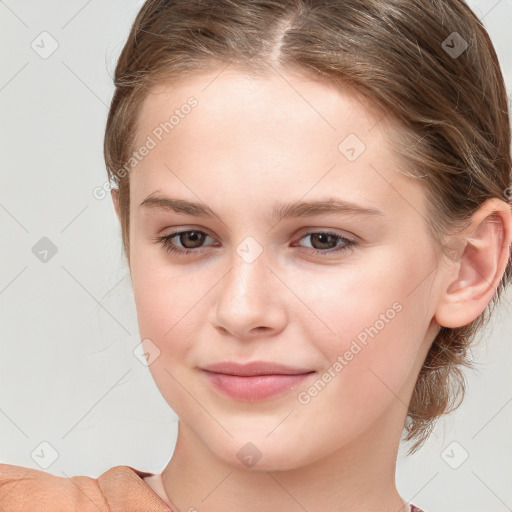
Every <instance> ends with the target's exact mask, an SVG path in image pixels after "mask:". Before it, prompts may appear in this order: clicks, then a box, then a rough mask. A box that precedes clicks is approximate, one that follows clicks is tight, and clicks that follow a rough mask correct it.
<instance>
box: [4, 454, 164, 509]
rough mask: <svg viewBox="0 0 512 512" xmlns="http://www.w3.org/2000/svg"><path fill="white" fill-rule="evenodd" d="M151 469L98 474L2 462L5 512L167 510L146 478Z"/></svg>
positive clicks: (125, 468) (114, 469)
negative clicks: (58, 472)
mask: <svg viewBox="0 0 512 512" xmlns="http://www.w3.org/2000/svg"><path fill="white" fill-rule="evenodd" d="M151 475H152V473H148V472H144V471H140V470H137V469H135V468H132V467H131V466H125V465H123V466H114V467H112V468H110V469H108V470H107V471H105V472H104V473H103V474H101V475H100V476H99V477H98V478H93V477H89V476H71V477H68V476H58V475H53V474H51V473H47V472H46V471H42V470H39V469H32V468H27V467H24V466H16V465H12V464H2V463H0V510H1V511H2V512H20V511H25V510H27V511H28V510H30V511H31V512H64V511H65V512H69V511H70V510H79V511H80V512H110V511H116V512H118V511H121V510H122V511H126V512H137V511H140V510H141V509H144V510H145V511H147V512H149V511H151V512H168V511H169V510H170V509H169V508H168V507H167V506H166V505H165V504H164V502H163V501H162V500H161V499H160V498H159V496H157V495H156V494H155V493H154V492H153V491H152V489H151V488H150V487H149V486H148V484H147V483H145V482H144V478H145V477H149V476H151Z"/></svg>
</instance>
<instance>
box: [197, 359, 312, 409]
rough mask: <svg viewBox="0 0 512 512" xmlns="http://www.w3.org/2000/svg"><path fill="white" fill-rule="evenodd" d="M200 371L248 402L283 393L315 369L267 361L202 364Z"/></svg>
mask: <svg viewBox="0 0 512 512" xmlns="http://www.w3.org/2000/svg"><path fill="white" fill-rule="evenodd" d="M201 371H202V373H203V374H204V375H205V377H206V379H207V380H208V382H209V384H210V385H211V386H212V387H213V388H214V389H215V390H217V391H219V392H220V393H221V394H223V395H225V396H228V397H230V398H233V399H235V400H242V401H247V402H255V401H258V400H264V399H266V398H270V397H272V396H276V395H279V394H283V393H285V392H286V391H290V390H292V389H294V388H295V387H297V386H298V385H299V384H301V383H302V382H304V381H305V380H306V379H308V378H311V376H312V375H313V374H315V373H316V372H315V371H314V370H309V369H303V368H296V367H290V366H286V365H280V364H275V363H265V362H256V363H249V364H246V365H240V364H237V363H227V362H226V363H217V364H215V365H210V366H208V367H206V368H201Z"/></svg>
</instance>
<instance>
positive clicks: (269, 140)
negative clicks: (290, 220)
mask: <svg viewBox="0 0 512 512" xmlns="http://www.w3.org/2000/svg"><path fill="white" fill-rule="evenodd" d="M191 98H193V100H191ZM190 105H194V106H193V107H191V106H190ZM389 133H390V124H388V123H387V122H386V120H385V119H384V120H383V119H382V118H381V117H379V116H378V115H376V114H375V111H374V110H372V109H371V108H370V105H365V103H364V100H362V99H361V97H360V96H356V95H355V94H354V93H353V92H351V91H350V90H340V89H338V88H335V87H334V86H332V85H329V84H327V83H323V82H320V81H318V80H314V79H312V78H308V77H306V76H304V75H300V74H293V73H284V72H276V73H270V74H268V75H266V76H262V77H258V78H255V77H249V76H247V75H244V74H242V73H237V72H234V71H223V72H220V73H219V71H216V72H211V73H204V74H200V75H197V76H194V77H190V78H187V79H185V80H180V81H179V82H177V83H175V84H163V85H162V86H159V87H157V88H155V89H154V90H152V92H151V94H149V95H148V96H147V97H146V99H145V101H144V103H143V105H142V108H141V112H140V116H139V124H138V132H137V146H141V145H143V144H144V142H145V141H148V138H151V139H152V140H153V143H154V147H153V148H152V149H151V151H149V154H147V156H145V157H144V158H143V159H142V160H141V162H140V163H139V164H138V165H137V167H136V170H135V171H136V172H133V173H132V175H131V177H130V180H131V182H132V184H133V186H132V187H131V188H132V190H133V195H134V197H135V199H141V200H142V199H143V198H144V197H146V196H147V195H148V194H150V193H152V192H154V191H155V190H162V191H165V190H166V189H173V188H175V185H177V182H178V181H181V184H180V185H179V188H180V190H181V191H183V192H185V193H186V194H188V195H189V196H190V190H188V191H187V190H186V184H187V183H188V184H190V186H192V185H193V188H194V191H196V192H198V193H199V191H201V193H202V194H203V196H204V195H205V194H206V195H208V194H210V193H211V191H212V190H214V189H215V188H216V189H218V190H223V191H224V192H225V193H228V192H230V193H232V194H237V191H238V193H240V192H241V191H245V192H247V193H251V195H252V196H254V194H256V192H257V191H259V192H261V194H273V195H275V193H276V192H277V191H280V192H281V193H285V192H286V193H289V194H290V195H292V196H293V195H299V196H302V195H304V194H305V193H307V191H308V190H311V191H312V193H313V192H318V193H319V194H320V193H322V192H327V191H329V192H332V191H333V190H335V191H336V190H337V191H339V192H340V196H344V197H345V198H347V196H350V198H351V199H354V198H355V197H356V198H357V197H359V198H363V199H365V200H366V201H367V202H368V203H372V202H373V203H375V204H377V203H382V204H383V205H386V203H387V207H388V209H389V208H391V207H392V206H397V207H400V206H402V207H404V206H406V205H407V204H408V203H409V206H408V208H411V204H410V203H411V202H412V203H414V205H415V206H414V207H415V208H417V209H418V208H419V209H422V208H423V206H424V197H423V195H424V194H423V191H422V190H419V188H418V186H417V184H416V183H413V182H411V180H408V179H407V178H405V177H404V176H403V175H401V174H400V173H398V172H396V170H397V168H398V167H399V164H400V163H401V162H400V161H399V159H398V157H397V156H396V155H395V154H394V153H393V152H392V150H391V149H390V146H389V138H388V134H389ZM171 171H172V172H171ZM184 185H185V188H184ZM189 188H190V187H189ZM294 198H295V197H294ZM195 199H197V197H196V198H195ZM404 200H405V203H404ZM139 202H140V201H139Z"/></svg>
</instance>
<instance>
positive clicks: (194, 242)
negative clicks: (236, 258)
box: [154, 230, 357, 256]
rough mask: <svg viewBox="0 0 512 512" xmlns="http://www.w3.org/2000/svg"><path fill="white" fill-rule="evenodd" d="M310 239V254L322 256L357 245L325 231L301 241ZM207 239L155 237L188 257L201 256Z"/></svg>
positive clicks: (190, 234)
mask: <svg viewBox="0 0 512 512" xmlns="http://www.w3.org/2000/svg"><path fill="white" fill-rule="evenodd" d="M308 237H309V238H310V239H311V243H312V246H311V250H310V252H313V253H314V254H319V255H322V256H328V255H330V254H333V253H340V252H342V251H346V250H348V249H350V248H351V247H353V246H354V245H356V243H357V242H356V241H355V240H353V239H351V238H347V237H344V236H341V235H339V234H337V233H331V232H325V231H313V232H310V233H306V234H305V235H303V236H302V237H301V238H300V240H302V239H304V238H308ZM206 238H211V237H210V236H209V235H208V234H207V233H205V232H204V231H200V230H186V231H175V232H173V233H169V234H168V235H164V236H158V237H155V238H154V240H155V242H157V243H160V244H161V245H162V246H163V247H164V249H165V250H166V251H167V252H169V253H174V254H182V255H186V254H192V253H196V254H199V253H200V251H198V249H200V248H201V245H202V244H203V243H204V241H205V239H206ZM173 239H177V242H178V243H179V244H181V246H180V245H176V242H173ZM217 245H218V244H217ZM301 247H304V246H301Z"/></svg>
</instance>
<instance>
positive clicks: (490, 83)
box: [104, 0, 512, 455]
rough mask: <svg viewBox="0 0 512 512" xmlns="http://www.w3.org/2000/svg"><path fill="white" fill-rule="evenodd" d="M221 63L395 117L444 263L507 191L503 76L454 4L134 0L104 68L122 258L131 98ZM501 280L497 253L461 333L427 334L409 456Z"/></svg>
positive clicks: (133, 120) (449, 395)
mask: <svg viewBox="0 0 512 512" xmlns="http://www.w3.org/2000/svg"><path fill="white" fill-rule="evenodd" d="M450 38H451V39H450ZM456 45H457V46H456ZM466 45H467V48H466V47H465V46H466ZM452 48H455V49H460V50H459V51H458V52H457V53H453V52H450V49H452ZM464 49H465V50H464ZM461 50H464V51H461ZM228 64H231V65H233V66H234V67H235V69H237V70H243V71H245V72H247V73H255V74H261V75H263V74H264V73H265V72H268V71H270V70H271V69H272V68H275V67H280V68H281V69H293V70H298V71H301V72H303V73H305V74H308V75H309V76H314V77H317V78H318V79H319V80H322V81H324V82H328V83H332V84H335V85H336V86H337V87H339V89H340V90H341V88H345V89H348V90H351V91H353V92H354V93H357V94H358V95H359V96H362V97H364V98H365V99H366V100H367V103H368V104H369V105H371V106H373V107H375V111H379V112H382V113H383V114H384V116H385V117H386V118H389V119H391V120H392V121H394V123H395V124H396V126H398V129H397V130H396V133H395V139H394V141H395V143H394V144H395V145H394V148H395V149H396V151H397V152H398V153H399V154H400V155H401V156H402V157H403V162H405V163H406V165H405V168H406V169H407V172H408V174H409V175H410V176H411V178H415V179H418V180H421V182H422V183H423V186H424V190H425V193H426V197H427V203H428V215H429V219H428V220H429V222H428V223H427V224H428V226H429V230H430V232H431V234H432V237H433V240H434V241H435V242H436V243H435V244H434V246H435V247H436V250H440V251H442V253H444V254H445V255H446V254H447V246H445V245H444V244H443V236H444V235H446V234H448V233H450V232H453V230H454V229H455V230H457V229H459V230H460V229H461V228H462V227H464V226H467V225H468V221H469V219H470V218H471V216H472V214H473V213H474V212H475V211H476V210H477V209H478V208H479V206H481V205H482V204H483V202H484V201H486V200H487V199H490V198H499V199H502V200H506V199H507V195H508V193H509V192H510V191H511V190H512V189H511V188H510V182H511V172H510V171H511V154H510V122H509V112H508V103H507V94H506V88H505V84H504V80H503V76H502V72H501V69H500V66H499V63H498V59H497V56H496V53H495V50H494V48H493V45H492V43H491V40H490V38H489V35H488V34H487V32H486V30H485V28H484V27H483V25H482V23H481V22H480V20H479V19H478V18H477V16H476V15H475V14H474V13H473V12H472V11H471V9H470V8H469V7H468V6H467V5H466V4H465V3H464V1H462V0H450V1H449V2H447V1H444V0H429V1H428V2H425V1H424V0H322V1H319V0H187V1H186V2H184V1H176V0H147V1H146V2H145V3H144V5H143V6H142V8H141V10H140V11H139V13H138V14H137V16H136V19H135V21H134V23H133V25H132V27H131V31H130V34H129V36H128V39H127V41H126V44H125V45H124V47H123V49H122V52H121V54H120V57H119V59H118V62H117V66H116V69H115V75H114V85H115V92H114V95H113V98H112V103H111V106H110V111H109V115H108V119H107V123H106V131H105V139H104V157H105V163H106V166H107V173H108V176H109V179H110V182H111V183H113V186H114V187H115V189H116V192H117V193H118V200H119V213H120V223H121V229H122V240H123V249H124V253H125V255H126V256H127V258H128V262H129V237H128V234H129V210H130V208H129V194H130V183H129V172H127V171H126V163H127V162H128V161H130V158H131V157H132V153H133V151H134V149H135V147H134V145H135V141H136V139H137V126H138V125H137V122H138V116H139V112H140V109H141V105H142V103H143V101H144V99H145V98H146V97H147V95H148V93H149V92H150V91H151V90H152V88H153V87H155V86H158V85H161V84H168V83H169V84H170V83H173V82H176V81H178V80H183V79H186V78H187V77H191V76H194V75H197V74H198V73H203V72H204V71H205V70H208V69H212V70H213V69H219V70H220V69H222V68H225V67H226V66H227V65H228ZM132 160H133V159H132ZM116 170H117V171H116ZM440 253H441V252H440ZM440 253H439V254H440ZM511 277H512V258H509V260H508V263H507V267H506V270H505V272H504V275H503V276H502V279H501V281H500V283H499V286H498V287H497V289H496V293H495V294H494V296H493V298H492V300H491V301H490V303H489V304H488V306H487V308H486V310H485V311H484V312H483V313H482V315H480V316H479V317H478V318H477V319H475V320H474V321H473V322H471V323H470V324H468V325H465V326H462V327H458V328H445V327H440V330H439V332H438V334H437V336H436V337H435V339H434V341H433V343H432V345H431V348H430V350H429V352H428V354H427V356H426V359H425V361H424V364H423V367H422V369H421V371H420V372H419V375H418V379H417V382H416V385H415V389H414V391H413V394H412V397H411V401H410V404H409V409H408V411H407V417H406V421H405V424H404V432H403V434H405V435H404V439H405V441H407V442H411V444H412V445H411V446H410V448H409V452H408V453H409V455H410V454H412V453H414V452H415V451H417V450H418V449H419V448H420V447H421V446H422V445H423V443H424V442H425V441H426V440H427V438H428V437H429V436H430V434H431V431H432V429H433V426H434V424H435V422H436V421H437V420H438V419H439V417H440V416H441V415H443V414H448V413H449V412H452V411H453V410H455V409H456V408H458V407H459V405H460V404H461V402H462V399H463V397H464V393H465V389H466V388H465V380H464V373H463V372H462V367H463V366H466V367H469V368H472V367H473V363H472V361H471V359H469V358H468V352H469V347H470V344H471V342H472V341H473V339H474V337H475V335H476V333H477V331H479V330H480V329H481V328H482V327H483V326H484V324H486V323H487V321H488V319H489V317H490V315H491V313H492V311H493V309H494V307H495V305H496V304H497V303H498V301H499V298H500V295H501V293H502V291H503V289H504V287H505V286H506V285H508V284H509V283H510V280H511Z"/></svg>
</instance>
